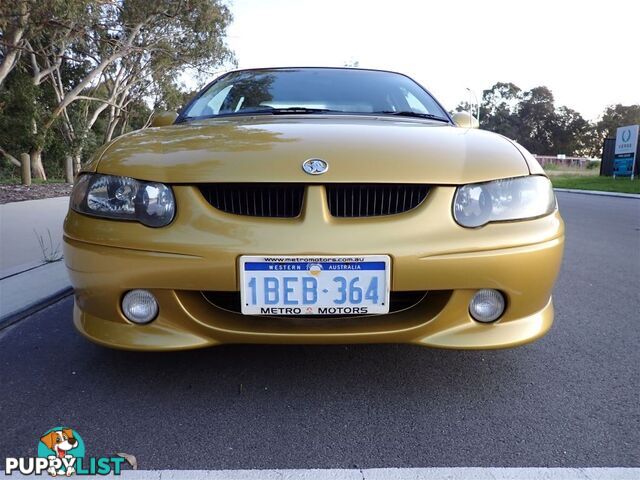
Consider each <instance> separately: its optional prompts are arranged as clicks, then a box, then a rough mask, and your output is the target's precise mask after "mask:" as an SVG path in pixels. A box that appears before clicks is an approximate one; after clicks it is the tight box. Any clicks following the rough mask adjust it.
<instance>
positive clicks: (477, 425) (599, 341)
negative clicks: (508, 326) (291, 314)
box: [0, 193, 640, 469]
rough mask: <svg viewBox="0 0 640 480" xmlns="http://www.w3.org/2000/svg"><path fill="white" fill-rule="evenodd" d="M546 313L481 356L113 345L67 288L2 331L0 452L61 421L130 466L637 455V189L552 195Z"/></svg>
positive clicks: (94, 451) (636, 461)
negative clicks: (545, 322) (559, 241)
mask: <svg viewBox="0 0 640 480" xmlns="http://www.w3.org/2000/svg"><path fill="white" fill-rule="evenodd" d="M559 202H560V208H561V211H562V214H563V216H564V218H565V221H566V224H567V248H566V254H565V259H564V265H563V269H562V273H561V275H560V279H559V281H558V284H557V286H556V290H555V304H556V322H555V324H554V327H553V329H552V330H551V332H550V333H549V334H548V335H547V336H546V337H545V338H543V339H541V340H539V341H538V342H536V343H533V344H531V345H527V346H524V347H520V348H517V349H513V350H504V351H489V352H457V351H440V350H430V349H424V348H419V347H415V346H406V345H360V346H225V347H218V348H213V349H208V350H200V351H193V352H181V353H171V354H141V353H131V352H120V351H111V350H107V349H104V348H101V347H98V346H95V345H93V344H91V343H89V342H87V341H85V340H84V339H83V338H81V337H80V336H79V335H78V334H77V333H76V332H75V331H74V330H73V328H72V325H71V310H72V302H71V299H70V298H67V299H65V300H63V301H61V302H59V303H57V304H55V305H53V306H51V307H49V308H47V309H45V310H43V311H41V312H39V313H37V314H35V315H33V316H32V317H29V318H27V319H25V320H23V321H21V322H19V323H18V324H17V325H14V326H13V327H10V328H8V329H5V330H4V331H2V332H0V385H1V386H2V393H0V417H1V419H2V427H3V432H2V434H1V435H0V458H2V457H7V456H12V457H13V456H15V457H21V456H30V455H34V454H35V451H36V445H37V442H38V437H39V435H40V434H41V433H44V431H46V430H47V429H49V428H51V427H53V426H57V425H61V424H65V425H69V426H71V427H73V428H75V429H76V430H77V431H78V432H80V434H81V435H82V436H83V438H84V441H85V443H86V445H87V454H88V455H90V456H101V455H106V454H112V453H114V452H128V453H131V454H134V455H136V456H137V457H138V461H139V463H140V468H142V469H168V468H171V469H187V468H188V469H194V468H198V469H237V468H245V469H246V468H353V467H357V468H373V467H425V466H435V467H437V466H478V467H481V466H505V467H520V466H540V467H544V466H547V467H586V466H592V467H598V466H627V467H629V466H634V467H637V466H640V406H639V405H640V404H639V392H640V375H639V366H640V349H639V348H638V346H639V345H640V325H639V324H640V314H639V312H640V297H639V293H638V292H639V288H638V287H639V285H640V201H637V200H630V199H617V198H609V197H592V196H587V195H577V194H568V193H565V194H559Z"/></svg>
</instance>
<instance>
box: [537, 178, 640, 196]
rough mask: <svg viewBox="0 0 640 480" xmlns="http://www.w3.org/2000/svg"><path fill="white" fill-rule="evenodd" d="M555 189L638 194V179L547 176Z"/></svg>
mask: <svg viewBox="0 0 640 480" xmlns="http://www.w3.org/2000/svg"><path fill="white" fill-rule="evenodd" d="M549 178H551V183H553V186H554V187H556V188H576V189H579V190H600V191H603V192H621V193H640V179H637V178H636V179H635V180H630V179H629V178H621V177H618V178H616V179H615V180H614V178H613V177H599V176H595V175H573V174H561V175H553V174H551V175H549Z"/></svg>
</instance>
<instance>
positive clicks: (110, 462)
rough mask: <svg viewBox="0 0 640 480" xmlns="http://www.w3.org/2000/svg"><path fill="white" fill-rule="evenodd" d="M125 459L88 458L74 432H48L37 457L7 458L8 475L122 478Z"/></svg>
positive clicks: (80, 439)
mask: <svg viewBox="0 0 640 480" xmlns="http://www.w3.org/2000/svg"><path fill="white" fill-rule="evenodd" d="M124 461H125V459H124V458H121V457H97V458H94V457H85V448H84V441H83V440H82V437H81V436H80V435H78V432H76V431H75V430H74V429H72V428H67V427H56V428H52V429H50V430H48V431H47V432H46V433H45V434H44V435H42V436H41V437H40V440H39V441H38V456H37V457H20V458H7V459H6V461H5V467H4V473H5V475H11V474H12V473H13V472H19V473H21V474H23V475H42V474H45V473H48V474H49V475H51V476H52V477H57V476H66V477H70V476H72V475H108V474H113V475H120V471H121V467H122V463H123V462H124Z"/></svg>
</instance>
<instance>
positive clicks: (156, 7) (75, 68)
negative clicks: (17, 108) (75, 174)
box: [3, 0, 234, 178]
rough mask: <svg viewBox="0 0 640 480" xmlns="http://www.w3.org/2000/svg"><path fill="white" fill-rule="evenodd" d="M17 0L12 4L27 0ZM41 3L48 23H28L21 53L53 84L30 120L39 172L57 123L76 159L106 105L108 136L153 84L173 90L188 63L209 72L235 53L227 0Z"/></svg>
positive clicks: (39, 82) (41, 79) (40, 81)
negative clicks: (230, 46)
mask: <svg viewBox="0 0 640 480" xmlns="http://www.w3.org/2000/svg"><path fill="white" fill-rule="evenodd" d="M11 1H12V5H13V8H14V9H16V8H18V7H19V6H20V5H22V3H20V0H11ZM23 3H24V2H23ZM40 4H42V5H44V7H43V8H45V7H46V8H48V9H49V10H50V11H49V14H50V20H49V21H48V23H47V28H43V29H35V28H34V29H31V30H30V29H29V28H28V27H27V28H26V29H25V30H24V32H25V33H23V39H22V40H21V44H22V46H23V54H22V55H19V56H20V59H21V63H22V68H23V69H24V70H25V71H26V72H29V74H30V75H31V78H32V83H33V85H34V86H37V87H42V88H45V87H46V88H50V89H51V91H52V92H53V98H52V101H51V102H50V103H49V104H47V105H46V107H47V108H45V109H44V110H43V112H42V115H40V116H39V117H36V116H34V117H33V122H32V128H31V129H32V133H33V135H32V136H31V140H32V141H31V146H30V148H29V154H30V157H31V163H32V171H33V172H34V173H35V175H36V176H37V177H40V178H46V175H45V171H44V167H43V163H42V152H43V149H44V146H45V145H46V141H47V138H48V136H49V135H50V134H51V132H52V129H53V128H54V127H56V128H57V129H59V133H60V134H61V135H62V136H63V138H65V141H66V142H67V143H68V146H69V157H70V158H71V159H72V160H73V161H75V163H76V164H77V163H79V160H80V157H81V155H82V152H83V149H84V147H85V146H86V144H87V141H88V138H89V136H90V135H89V132H90V131H91V129H92V128H93V126H94V125H95V124H96V122H97V121H98V119H99V118H100V117H101V115H103V112H105V113H107V114H108V121H107V124H106V129H105V138H106V140H109V139H110V138H112V136H113V135H114V133H115V132H116V129H119V131H120V132H123V131H124V130H125V129H126V125H127V123H128V117H129V115H130V111H129V109H130V107H131V106H132V105H137V106H139V105H140V103H141V102H142V101H144V99H145V98H148V96H149V95H153V91H154V90H155V91H156V92H163V91H168V90H169V88H168V87H167V85H171V84H177V79H178V78H179V76H180V74H181V73H182V72H183V71H184V69H185V68H191V69H193V70H194V71H195V72H196V73H197V74H205V73H207V72H209V73H210V72H211V71H212V69H215V68H219V67H220V66H221V65H223V64H225V63H229V62H233V61H234V60H233V54H232V52H231V51H230V50H229V49H228V48H227V46H226V43H225V34H226V29H227V27H228V25H229V24H230V22H231V19H232V17H231V13H230V11H229V9H228V8H227V6H226V5H225V4H224V3H222V1H221V0H182V1H173V0H157V1H155V2H149V1H148V0H126V1H125V0H89V1H86V0H66V1H65V3H64V8H61V5H62V4H61V2H60V1H59V0H42V1H41V2H40ZM14 16H15V15H14ZM15 17H16V18H23V16H15ZM32 17H33V15H31V16H30V17H27V18H32ZM12 18H13V17H12ZM14 23H16V24H17V21H14ZM13 43H16V42H15V41H14V42H13ZM7 48H8V47H7ZM7 51H8V50H7ZM25 57H28V61H24V60H25ZM3 60H6V55H5V56H4V57H3ZM45 84H46V85H45ZM70 161H71V160H70Z"/></svg>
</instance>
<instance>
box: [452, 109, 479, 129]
mask: <svg viewBox="0 0 640 480" xmlns="http://www.w3.org/2000/svg"><path fill="white" fill-rule="evenodd" d="M451 118H453V121H454V122H456V125H458V126H459V127H462V128H478V127H479V126H480V124H479V123H478V120H477V119H476V117H474V116H473V115H469V112H456V113H454V114H453V115H452V116H451Z"/></svg>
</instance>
